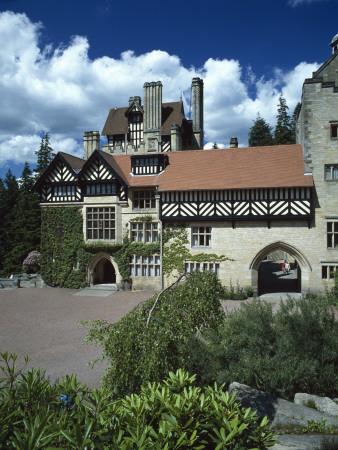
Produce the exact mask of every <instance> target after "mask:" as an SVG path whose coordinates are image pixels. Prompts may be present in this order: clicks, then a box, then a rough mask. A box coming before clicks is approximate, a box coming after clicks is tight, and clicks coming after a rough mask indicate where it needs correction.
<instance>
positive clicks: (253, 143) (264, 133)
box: [249, 113, 273, 147]
mask: <svg viewBox="0 0 338 450" xmlns="http://www.w3.org/2000/svg"><path fill="white" fill-rule="evenodd" d="M259 145H273V136H272V127H271V126H270V125H269V124H268V123H267V122H266V121H265V120H264V119H263V118H262V117H261V116H260V114H259V113H258V114H257V117H256V120H255V121H254V124H253V126H252V127H251V128H250V131H249V147H257V146H259Z"/></svg>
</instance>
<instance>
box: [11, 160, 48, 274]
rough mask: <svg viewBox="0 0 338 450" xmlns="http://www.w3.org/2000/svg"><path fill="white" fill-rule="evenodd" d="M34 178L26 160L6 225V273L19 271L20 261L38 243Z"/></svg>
mask: <svg viewBox="0 0 338 450" xmlns="http://www.w3.org/2000/svg"><path fill="white" fill-rule="evenodd" d="M33 185H34V179H33V176H32V171H31V170H30V167H29V164H28V163H27V162H26V163H25V167H24V169H23V172H22V175H21V182H20V188H19V195H18V198H17V202H16V205H15V210H14V214H13V215H12V219H11V221H10V223H8V225H7V238H8V240H9V242H10V248H8V250H7V253H6V256H5V258H4V267H3V270H4V272H6V273H7V274H9V273H20V272H21V271H22V263H23V260H24V259H25V258H26V256H27V255H28V253H29V252H30V251H32V250H37V249H38V248H39V245H40V228H41V219H40V208H39V197H38V195H37V193H36V192H33V191H32V188H33Z"/></svg>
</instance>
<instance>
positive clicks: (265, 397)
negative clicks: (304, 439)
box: [228, 383, 338, 428]
mask: <svg viewBox="0 0 338 450" xmlns="http://www.w3.org/2000/svg"><path fill="white" fill-rule="evenodd" d="M228 391H229V394H230V395H233V394H235V399H236V401H238V402H240V403H241V405H242V406H243V407H244V408H249V407H250V408H251V409H252V410H255V411H257V415H258V416H259V417H264V416H267V417H268V419H269V420H270V422H271V428H276V427H285V426H306V425H307V423H308V422H309V421H310V420H317V421H318V422H321V420H322V418H324V419H325V422H326V425H336V426H337V425H338V420H337V418H335V417H332V416H330V415H328V414H325V413H322V412H319V411H316V410H315V409H312V408H308V407H307V406H303V405H298V404H295V403H293V402H289V401H287V400H284V399H282V398H279V397H275V396H273V395H270V394H267V393H266V392H263V391H260V390H258V389H253V388H251V387H250V386H247V385H245V384H240V383H231V384H230V386H229V389H228Z"/></svg>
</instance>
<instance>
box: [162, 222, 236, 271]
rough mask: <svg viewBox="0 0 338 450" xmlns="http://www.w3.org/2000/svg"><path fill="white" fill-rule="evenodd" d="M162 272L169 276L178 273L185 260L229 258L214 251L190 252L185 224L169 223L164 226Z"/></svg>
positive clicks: (215, 260) (203, 260)
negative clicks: (169, 224) (167, 225)
mask: <svg viewBox="0 0 338 450" xmlns="http://www.w3.org/2000/svg"><path fill="white" fill-rule="evenodd" d="M162 241H163V269H162V270H163V274H164V275H166V276H169V275H170V274H172V273H173V272H174V273H175V272H176V274H177V275H180V274H182V273H183V272H184V269H185V267H184V265H185V262H186V261H195V262H221V261H226V260H231V259H230V258H227V257H225V256H224V255H216V254H215V253H198V254H195V255H193V254H191V252H190V251H189V249H188V247H187V245H188V244H189V243H190V242H189V239H188V231H187V228H186V225H185V224H178V225H171V226H169V227H166V228H164V230H163V235H162Z"/></svg>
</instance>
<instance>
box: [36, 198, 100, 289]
mask: <svg viewBox="0 0 338 450" xmlns="http://www.w3.org/2000/svg"><path fill="white" fill-rule="evenodd" d="M82 226H83V223H82V216H81V214H80V213H79V212H78V211H77V208H74V207H63V208H45V209H43V210H42V226H41V275H42V277H43V279H44V281H45V282H46V283H47V284H49V285H51V286H63V287H68V288H79V287H85V286H86V267H87V264H88V262H89V260H90V258H91V257H92V254H91V253H90V252H88V251H87V250H86V249H85V247H84V240H83V230H82ZM75 265H76V266H77V268H76V269H74V266H75Z"/></svg>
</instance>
